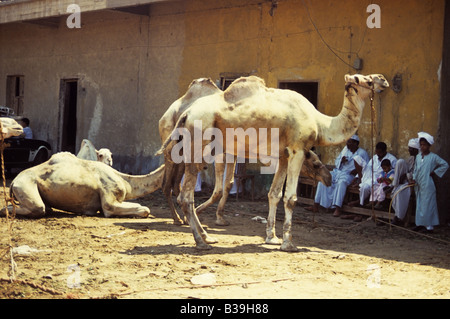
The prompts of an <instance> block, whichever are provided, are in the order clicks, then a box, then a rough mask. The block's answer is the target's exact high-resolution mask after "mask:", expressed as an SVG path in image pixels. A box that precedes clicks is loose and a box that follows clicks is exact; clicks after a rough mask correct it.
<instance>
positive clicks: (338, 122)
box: [318, 91, 365, 146]
mask: <svg viewBox="0 0 450 319" xmlns="http://www.w3.org/2000/svg"><path fill="white" fill-rule="evenodd" d="M364 105H365V103H364V100H363V99H361V98H360V97H359V96H358V95H357V94H355V93H354V92H353V91H350V92H347V91H346V92H345V94H344V103H343V106H342V109H341V112H340V113H339V114H338V115H337V116H335V117H329V116H326V115H323V116H322V120H321V121H318V124H319V137H318V138H319V144H318V145H322V146H326V145H337V144H341V143H343V142H346V141H347V140H348V139H349V138H350V137H351V136H352V135H353V134H355V132H356V131H357V130H358V127H359V124H360V122H361V117H362V111H363V109H364Z"/></svg>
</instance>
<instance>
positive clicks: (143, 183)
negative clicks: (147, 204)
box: [118, 165, 164, 200]
mask: <svg viewBox="0 0 450 319" xmlns="http://www.w3.org/2000/svg"><path fill="white" fill-rule="evenodd" d="M118 174H119V175H120V177H122V178H123V180H124V181H125V182H126V183H127V184H128V185H127V195H126V198H125V200H130V199H134V198H139V197H142V196H145V195H147V194H150V193H153V192H154V191H156V190H157V189H159V188H161V186H162V182H163V178H164V165H161V166H160V167H159V168H157V169H156V170H154V171H152V172H150V173H149V174H147V175H128V174H123V173H118Z"/></svg>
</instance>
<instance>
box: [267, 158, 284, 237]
mask: <svg viewBox="0 0 450 319" xmlns="http://www.w3.org/2000/svg"><path fill="white" fill-rule="evenodd" d="M287 163H288V162H287V159H286V158H284V157H282V158H280V159H279V161H278V170H277V171H276V172H275V175H274V177H273V181H272V185H271V186H270V190H269V194H268V197H269V216H268V218H267V226H266V235H267V237H266V244H271V245H280V244H281V240H280V239H279V238H278V237H277V235H276V233H275V217H276V214H277V205H278V203H279V202H280V199H281V196H282V195H283V185H284V181H285V180H286V174H287V165H288V164H287Z"/></svg>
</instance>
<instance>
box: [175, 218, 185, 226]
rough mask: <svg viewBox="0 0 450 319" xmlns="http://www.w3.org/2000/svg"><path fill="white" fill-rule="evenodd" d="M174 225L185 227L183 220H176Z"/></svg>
mask: <svg viewBox="0 0 450 319" xmlns="http://www.w3.org/2000/svg"><path fill="white" fill-rule="evenodd" d="M173 224H174V225H176V226H181V225H184V222H183V221H182V220H181V219H174V220H173Z"/></svg>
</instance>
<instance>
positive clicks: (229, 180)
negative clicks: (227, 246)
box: [216, 162, 236, 226]
mask: <svg viewBox="0 0 450 319" xmlns="http://www.w3.org/2000/svg"><path fill="white" fill-rule="evenodd" d="M235 165H236V162H233V163H227V174H226V176H225V188H224V190H223V192H222V198H221V199H220V202H219V205H217V211H216V225H220V226H228V225H230V223H229V222H228V221H226V220H225V218H223V213H224V209H225V204H226V202H227V199H228V195H229V194H230V190H231V187H233V183H234V167H235ZM221 181H222V180H221ZM216 182H217V181H216Z"/></svg>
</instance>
